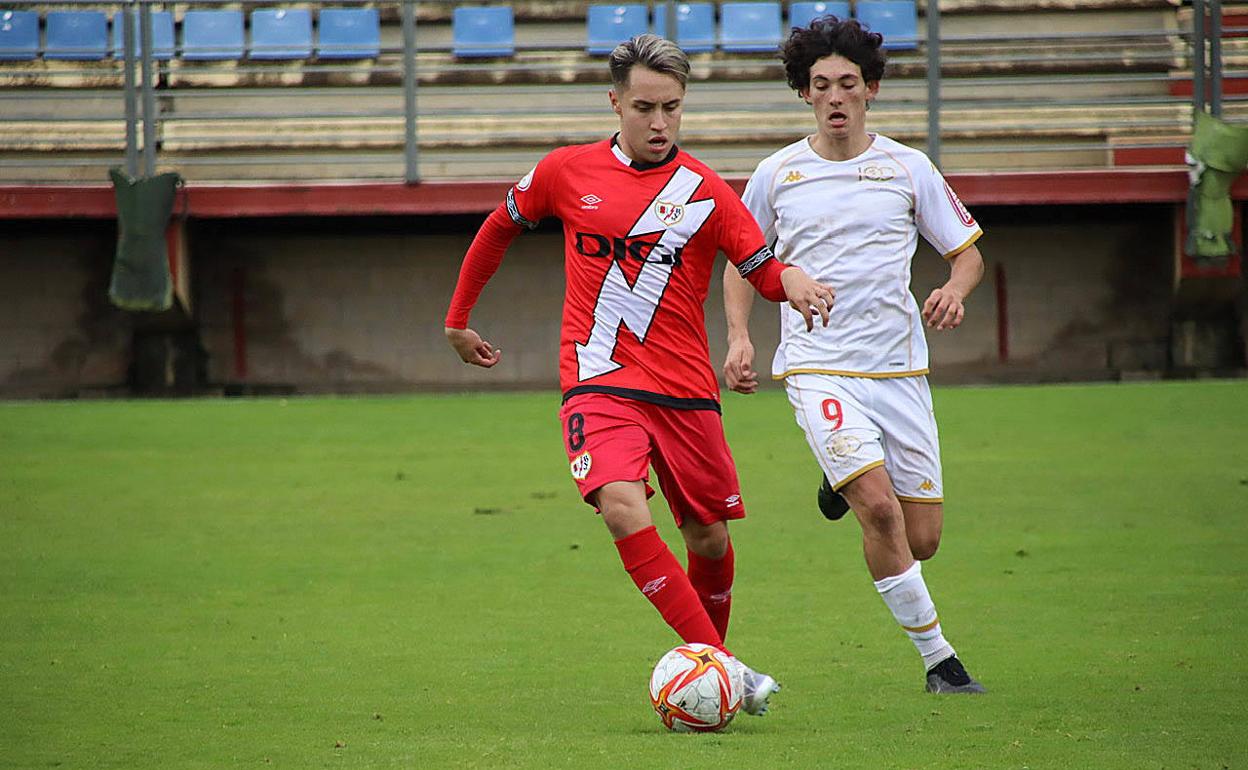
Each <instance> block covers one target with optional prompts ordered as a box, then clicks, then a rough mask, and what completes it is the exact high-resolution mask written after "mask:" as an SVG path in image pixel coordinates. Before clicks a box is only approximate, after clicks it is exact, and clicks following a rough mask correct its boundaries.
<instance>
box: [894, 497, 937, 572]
mask: <svg viewBox="0 0 1248 770" xmlns="http://www.w3.org/2000/svg"><path fill="white" fill-rule="evenodd" d="M900 502H901V514H902V516H904V517H905V519H906V540H907V541H908V542H909V543H910V553H911V555H913V556H914V558H916V559H918V560H919V561H927V560H928V559H930V558H932V557H933V556H935V555H936V549H937V548H940V532H941V529H943V528H944V525H945V507H944V505H942V504H940V503H919V502H914V501H912V500H902V501H900Z"/></svg>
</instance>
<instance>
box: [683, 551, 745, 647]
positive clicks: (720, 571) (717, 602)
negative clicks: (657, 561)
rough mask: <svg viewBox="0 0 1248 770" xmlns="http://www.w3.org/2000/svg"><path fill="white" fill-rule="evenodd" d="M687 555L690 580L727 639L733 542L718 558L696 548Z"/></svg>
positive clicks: (730, 602)
mask: <svg viewBox="0 0 1248 770" xmlns="http://www.w3.org/2000/svg"><path fill="white" fill-rule="evenodd" d="M688 554H689V583H690V584H692V585H693V590H694V591H696V592H697V594H698V599H700V600H701V602H702V606H703V607H704V608H705V609H706V614H707V617H709V618H710V619H711V622H712V623H714V624H715V630H716V631H718V632H719V636H720V638H727V636H728V615H729V613H730V612H731V611H732V577H733V571H734V569H735V567H736V557H735V556H734V554H733V552H732V543H731V542H729V543H728V552H727V553H725V554H724V555H723V557H722V558H719V559H708V558H707V557H705V556H699V555H698V554H696V553H694V552H693V551H689V552H688Z"/></svg>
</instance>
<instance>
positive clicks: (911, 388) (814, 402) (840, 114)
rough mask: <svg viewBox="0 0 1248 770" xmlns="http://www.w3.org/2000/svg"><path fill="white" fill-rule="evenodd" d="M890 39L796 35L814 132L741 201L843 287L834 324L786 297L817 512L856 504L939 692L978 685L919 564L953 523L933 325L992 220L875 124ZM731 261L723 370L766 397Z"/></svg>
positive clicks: (776, 161) (947, 322)
mask: <svg viewBox="0 0 1248 770" xmlns="http://www.w3.org/2000/svg"><path fill="white" fill-rule="evenodd" d="M882 43H883V38H882V37H881V36H880V35H879V34H876V33H873V32H869V31H867V30H866V29H864V28H863V27H862V26H861V25H859V23H858V22H857V21H855V20H852V19H847V20H838V19H837V18H835V17H832V16H824V17H821V18H818V19H815V20H814V21H812V22H811V24H810V25H809V26H808V27H805V28H795V29H794V30H793V32H792V34H791V35H790V36H789V38H788V40H787V41H786V42H785V44H784V46H783V47H782V58H783V59H784V65H785V73H786V75H787V78H788V82H789V85H790V86H791V87H792V88H793V89H794V90H796V91H797V92H798V95H799V96H800V97H801V98H802V99H803V100H805V101H806V103H807V104H809V105H811V106H812V108H813V110H814V117H815V120H816V124H817V130H816V132H815V133H814V134H812V135H811V136H808V137H806V138H804V139H801V140H800V141H797V142H794V143H793V144H791V145H789V146H788V147H785V148H784V149H782V150H780V151H779V152H777V153H775V154H773V155H772V156H770V157H769V158H767V159H766V160H764V161H763V162H762V163H760V164H759V165H758V168H757V169H756V170H755V171H754V174H753V176H751V177H750V181H749V184H748V185H747V186H746V188H745V194H744V196H743V197H744V200H745V203H746V206H748V207H749V209H750V211H751V212H752V213H753V214H754V217H755V218H756V219H757V220H758V223H759V225H760V227H761V228H762V230H763V233H764V235H765V236H766V237H767V239H768V241H769V242H773V241H774V248H773V250H774V251H775V253H776V255H777V256H778V257H779V258H780V259H781V260H783V261H784V262H787V263H789V264H792V265H797V266H799V267H801V268H802V269H803V270H805V271H806V272H807V273H808V274H810V275H811V276H812V277H813V278H815V279H816V280H817V281H819V282H820V283H822V284H825V285H828V286H831V287H832V288H833V289H835V291H836V298H835V305H834V307H833V308H832V313H831V320H830V322H829V323H828V324H827V325H826V327H823V326H816V327H815V328H814V329H813V330H812V331H807V330H806V324H805V322H804V320H803V318H802V316H801V315H800V314H798V313H797V312H796V311H794V310H792V309H791V308H788V307H783V306H782V307H781V312H780V329H781V331H780V345H779V347H778V348H777V349H776V353H775V358H774V360H773V362H772V377H773V378H774V379H781V380H784V383H785V389H786V390H787V391H788V396H789V401H790V403H791V404H792V405H793V410H794V412H795V414H796V418H797V423H798V425H799V426H800V427H801V429H802V430H803V431H804V432H805V434H806V440H807V442H808V443H809V444H810V448H811V450H812V451H813V452H814V455H815V458H816V460H818V462H819V465H820V466H821V467H822V469H823V472H824V481H823V486H821V488H820V494H819V504H820V509H821V510H822V511H823V512H824V515H825V516H827V517H828V518H834V519H835V518H840V516H841V515H843V514H844V512H845V510H846V506H848V508H852V509H853V511H854V513H855V514H856V516H857V517H858V521H859V523H860V524H861V526H862V535H863V552H864V555H865V556H866V562H867V569H868V570H869V571H870V573H871V577H872V579H873V580H874V581H875V587H876V589H877V590H878V591H879V593H880V596H881V598H883V600H884V603H885V604H887V605H888V608H889V609H890V610H891V611H892V613H893V616H894V617H895V618H896V620H897V622H898V623H899V624H900V625H901V627H902V628H903V629H904V630H905V632H906V634H907V635H909V637H910V639H911V640H912V641H913V642H914V646H915V647H916V648H917V649H918V652H919V654H920V655H921V656H922V658H923V664H924V668H925V670H926V672H927V674H926V689H927V690H928V691H929V692H938V693H970V692H974V693H979V692H984V688H983V686H982V685H980V683H979V682H977V681H975V680H974V679H972V678H971V676H970V675H969V674H967V672H966V669H965V668H964V667H963V665H962V663H961V662H960V661H959V660H958V657H957V655H956V654H955V652H954V649H953V647H952V646H951V645H950V644H949V642H948V641H947V640H946V639H945V636H944V634H943V632H942V629H941V625H940V620H939V618H938V617H937V614H936V607H935V605H934V604H933V602H932V598H931V595H930V594H929V593H928V589H927V585H926V584H925V582H924V580H923V575H922V571H921V568H920V562H921V561H923V560H924V559H928V558H930V557H931V556H932V555H933V554H934V553H935V552H936V548H937V546H938V545H939V544H940V532H941V526H942V523H943V521H944V510H943V497H942V494H943V493H942V486H941V468H940V445H939V441H938V439H937V433H936V420H935V417H934V416H933V413H932V399H931V394H930V391H929V390H928V385H927V377H926V376H925V375H926V374H927V372H928V360H927V342H926V340H925V338H924V328H923V327H924V324H925V323H926V325H927V327H928V328H931V329H935V330H937V331H943V330H947V329H954V328H957V326H958V325H959V324H960V323H961V322H962V317H963V312H964V309H963V304H962V303H963V300H964V299H965V297H966V296H967V295H968V294H969V293H970V292H971V290H972V289H974V288H975V286H976V285H977V284H978V283H979V281H980V278H981V277H982V276H983V270H984V263H983V258H982V257H981V256H980V253H979V249H978V248H977V247H976V246H975V241H976V240H977V239H978V238H979V237H980V235H981V234H982V231H981V230H980V228H979V225H977V224H976V222H975V220H974V219H973V218H972V217H971V215H970V213H969V212H968V211H967V210H966V208H965V207H964V206H963V205H962V203H961V201H959V200H958V198H957V196H956V195H955V194H954V192H953V190H952V189H950V187H949V186H948V185H947V184H946V183H945V180H944V178H943V177H942V176H941V175H940V172H939V171H937V170H936V167H935V166H933V165H932V163H931V161H930V160H928V158H927V156H926V155H924V154H923V153H922V152H919V151H918V150H915V149H912V148H910V147H907V146H905V145H903V144H900V143H898V142H895V141H893V140H892V139H889V138H888V137H886V136H882V135H880V134H874V133H870V132H868V131H867V127H866V113H867V111H868V110H869V109H870V104H871V100H872V99H874V98H875V97H876V95H877V94H878V93H879V88H880V79H881V77H883V74H884V61H885V57H884V53H883V51H882V50H881V45H882ZM920 235H922V236H923V238H924V239H926V240H927V241H928V242H929V243H931V244H932V245H933V246H934V247H935V248H936V250H937V251H939V252H940V253H941V254H942V255H943V256H944V258H945V259H946V261H948V263H949V268H950V272H949V280H948V281H947V282H946V283H945V284H944V285H943V286H941V287H939V288H937V289H934V290H933V291H932V292H931V294H930V295H929V296H928V297H927V300H926V301H925V302H924V303H923V307H922V309H920V308H919V306H918V303H917V302H916V301H915V298H914V296H913V295H912V294H911V292H910V261H911V259H912V258H913V257H914V253H915V248H916V246H917V244H918V237H919V236H920ZM729 267H730V269H728V270H727V271H725V274H724V304H725V310H726V313H727V317H728V344H729V349H728V357H727V361H726V362H725V365H724V374H725V377H726V379H727V382H728V386H729V387H730V388H731V389H732V390H735V391H737V392H739V393H753V392H754V391H755V390H756V389H757V388H758V375H757V373H756V372H755V371H754V369H753V358H754V347H753V345H752V344H751V342H750V337H749V329H748V321H749V315H750V306H751V303H752V299H753V293H754V290H753V288H752V287H751V286H750V285H749V284H748V283H747V282H746V281H745V280H743V279H742V278H740V277H739V276H738V275H737V271H736V269H735V268H732V266H731V265H730V266H729ZM842 498H843V500H842Z"/></svg>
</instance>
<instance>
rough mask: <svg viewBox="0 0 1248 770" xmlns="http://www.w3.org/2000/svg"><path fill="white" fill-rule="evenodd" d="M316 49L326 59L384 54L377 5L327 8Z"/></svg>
mask: <svg viewBox="0 0 1248 770" xmlns="http://www.w3.org/2000/svg"><path fill="white" fill-rule="evenodd" d="M317 32H318V35H319V37H318V38H317V47H316V52H317V56H319V57H320V58H322V59H375V58H377V57H378V56H380V55H381V19H380V17H379V15H378V13H377V9H376V8H323V9H321V14H320V20H319V25H318V30H317Z"/></svg>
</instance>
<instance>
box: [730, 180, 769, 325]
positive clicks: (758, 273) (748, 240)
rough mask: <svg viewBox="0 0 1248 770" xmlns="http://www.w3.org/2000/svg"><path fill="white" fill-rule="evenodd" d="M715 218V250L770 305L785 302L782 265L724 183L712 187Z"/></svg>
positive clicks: (744, 208) (741, 203) (747, 211)
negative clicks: (733, 266) (716, 239)
mask: <svg viewBox="0 0 1248 770" xmlns="http://www.w3.org/2000/svg"><path fill="white" fill-rule="evenodd" d="M715 196H716V199H717V203H716V211H717V213H718V214H719V215H720V216H719V223H718V224H719V228H718V229H719V248H720V250H721V251H723V252H724V254H726V255H727V256H728V260H729V261H730V262H732V264H734V265H736V267H737V272H738V273H740V274H741V277H742V278H744V279H746V280H747V281H749V282H750V283H751V284H753V285H754V288H755V289H757V290H758V293H759V294H761V295H763V297H765V298H766V299H769V300H771V301H772V302H783V301H784V300H785V294H784V286H783V285H782V284H781V283H780V273H781V272H782V271H783V270H784V267H785V266H784V265H782V264H780V261H779V260H777V259H776V257H775V255H774V254H772V253H771V247H770V246H768V245H767V241H766V240H765V239H764V238H763V232H762V230H760V229H759V226H758V222H756V221H755V220H754V216H753V215H752V214H751V213H750V210H749V209H748V208H746V206H745V203H744V202H742V200H741V198H739V197H737V194H736V192H735V191H733V189H732V188H731V187H729V186H728V184H727V183H726V182H724V181H722V180H719V183H718V185H716V188H715Z"/></svg>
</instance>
